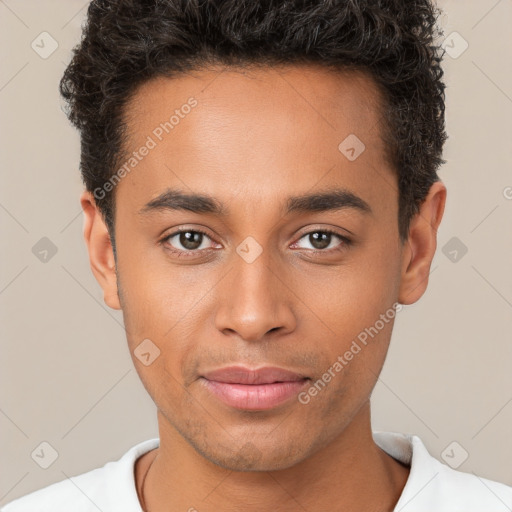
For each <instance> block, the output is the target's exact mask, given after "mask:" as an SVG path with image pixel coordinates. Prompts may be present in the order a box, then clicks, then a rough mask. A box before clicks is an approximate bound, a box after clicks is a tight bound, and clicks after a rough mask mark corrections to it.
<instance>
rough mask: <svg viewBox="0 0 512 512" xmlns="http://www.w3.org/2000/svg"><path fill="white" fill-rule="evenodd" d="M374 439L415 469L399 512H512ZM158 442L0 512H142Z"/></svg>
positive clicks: (488, 494) (406, 447)
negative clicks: (145, 474) (142, 484)
mask: <svg viewBox="0 0 512 512" xmlns="http://www.w3.org/2000/svg"><path fill="white" fill-rule="evenodd" d="M373 438H374V440H375V442H376V443H377V445H378V446H380V447H381V448H382V449H383V450H384V451H385V452H386V453H388V454H389V455H391V456H392V457H393V458H395V459H397V460H399V461H401V462H403V463H405V464H407V465H408V466H410V468H411V471H410V474H409V478H408V480H407V482H406V485H405V487H404V490H403V492H402V495H401V496H400V499H399V500H398V503H397V505H396V507H395V509H394V511H395V512H511V511H512V487H509V486H507V485H505V484H502V483H498V482H494V481H492V480H487V479H485V478H480V477H478V476H476V475H473V474H470V473H463V472H461V471H456V470H454V469H452V468H450V467H449V466H447V465H445V464H443V463H441V462H439V461H438V460H437V459H435V458H434V457H432V456H431V455H430V454H429V452H428V451H427V449H426V448H425V446H424V444H423V443H422V441H421V440H420V438H419V437H418V436H415V435H410V434H400V433H395V432H373ZM159 442H160V441H159V439H158V438H154V439H149V440H147V441H143V442H142V443H139V444H137V445H135V446H133V447H132V448H130V449H129V450H128V451H127V452H126V453H125V454H124V455H123V456H122V457H121V458H120V459H119V460H117V461H115V462H108V463H107V464H105V465H104V466H103V467H101V468H98V469H94V470H92V471H89V472H87V473H83V474H81V475H78V476H74V477H71V478H70V479H66V480H63V481H61V482H57V483H55V484H52V485H49V486H47V487H44V488H43V489H40V490H37V491H34V492H32V493H30V494H27V495H26V496H22V497H21V498H18V499H16V500H14V501H11V502H10V503H8V504H7V505H5V506H4V507H3V508H2V509H1V512H98V510H100V511H102V512H142V509H141V506H140V503H139V500H138V498H137V491H136V489H135V478H134V464H135V461H136V460H137V458H138V457H140V456H141V455H143V454H144V453H146V452H148V451H150V450H152V449H153V448H156V447H158V446H159Z"/></svg>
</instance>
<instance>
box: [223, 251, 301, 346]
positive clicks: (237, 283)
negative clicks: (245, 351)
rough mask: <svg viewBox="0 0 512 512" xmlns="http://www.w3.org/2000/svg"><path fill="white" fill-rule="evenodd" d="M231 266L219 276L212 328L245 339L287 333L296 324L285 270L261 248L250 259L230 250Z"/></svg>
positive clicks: (256, 338)
mask: <svg viewBox="0 0 512 512" xmlns="http://www.w3.org/2000/svg"><path fill="white" fill-rule="evenodd" d="M233 260H234V261H233V265H234V268H233V269H232V271H231V272H229V274H228V276H229V279H225V280H223V284H222V288H220V289H219V290H218V292H219V294H220V296H219V301H218V304H219V306H218V308H217V310H216V313H215V315H216V316H215V325H216V328H217V329H218V330H219V331H221V332H222V333H223V334H226V335H231V336H232V335H234V334H237V335H238V336H239V337H240V338H242V339H244V340H246V341H258V340H262V339H266V338H268V336H269V335H270V334H271V332H274V333H276V334H277V333H278V332H279V333H281V334H285V333H289V332H292V331H293V330H294V329H295V327H296V325H297V319H296V315H295V313H294V311H293V303H292V300H293V297H294V293H293V291H292V290H291V288H290V286H289V285H288V284H287V283H286V273H285V271H283V269H282V268H278V267H280V266H279V265H277V264H276V262H275V261H274V262H273V261H272V260H271V258H270V255H269V251H266V250H264V251H263V252H262V253H261V255H260V256H259V257H258V258H257V259H256V260H255V261H252V262H251V263H249V262H247V261H245V260H244V259H243V258H241V257H239V255H238V254H234V257H233Z"/></svg>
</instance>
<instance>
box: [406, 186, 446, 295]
mask: <svg viewBox="0 0 512 512" xmlns="http://www.w3.org/2000/svg"><path fill="white" fill-rule="evenodd" d="M445 203H446V187H445V186H444V184H443V183H442V182H441V181H436V182H435V183H434V184H433V185H432V186H431V187H430V190H429V193H428V195H427V197H426V198H425V200H424V201H423V203H422V204H421V205H420V208H419V211H418V213H417V214H416V215H415V216H414V217H413V218H412V219H411V223H410V226H409V235H408V239H407V241H406V242H405V244H404V251H403V259H402V279H401V283H400V291H399V296H398V301H399V302H400V303H401V304H413V303H414V302H416V301H417V300H418V299H419V298H420V297H421V296H422V295H423V294H424V293H425V290H426V289H427V285H428V277H429V273H430V265H431V263H432V259H433V258H434V254H435V252H436V247H437V229H438V227H439V224H440V223H441V219H442V217H443V212H444V206H445Z"/></svg>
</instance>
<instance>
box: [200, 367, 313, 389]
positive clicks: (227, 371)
mask: <svg viewBox="0 0 512 512" xmlns="http://www.w3.org/2000/svg"><path fill="white" fill-rule="evenodd" d="M203 377H204V378H205V379H208V380H211V381H216V382H225V383H228V384H249V385H251V384H252V385H255V384H272V383H273V382H296V381H299V380H303V379H305V378H307V377H306V376H305V375H301V374H299V373H295V372H292V371H290V370H285V369H284V368H278V367H274V366H266V367H263V368H258V369H254V370H251V369H250V368H246V367H244V366H230V367H227V368H220V369H218V370H213V371H211V372H206V373H205V374H204V375H203Z"/></svg>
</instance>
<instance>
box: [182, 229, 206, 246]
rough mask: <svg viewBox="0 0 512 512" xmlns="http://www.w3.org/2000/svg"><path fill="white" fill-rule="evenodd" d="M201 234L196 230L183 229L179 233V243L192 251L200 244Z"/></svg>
mask: <svg viewBox="0 0 512 512" xmlns="http://www.w3.org/2000/svg"><path fill="white" fill-rule="evenodd" d="M202 236H203V234H202V233H198V232H197V231H185V232H183V233H180V244H181V245H182V246H183V247H185V248H187V249H190V250H191V251H193V250H195V249H197V248H198V247H199V246H200V245H201V239H202Z"/></svg>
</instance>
